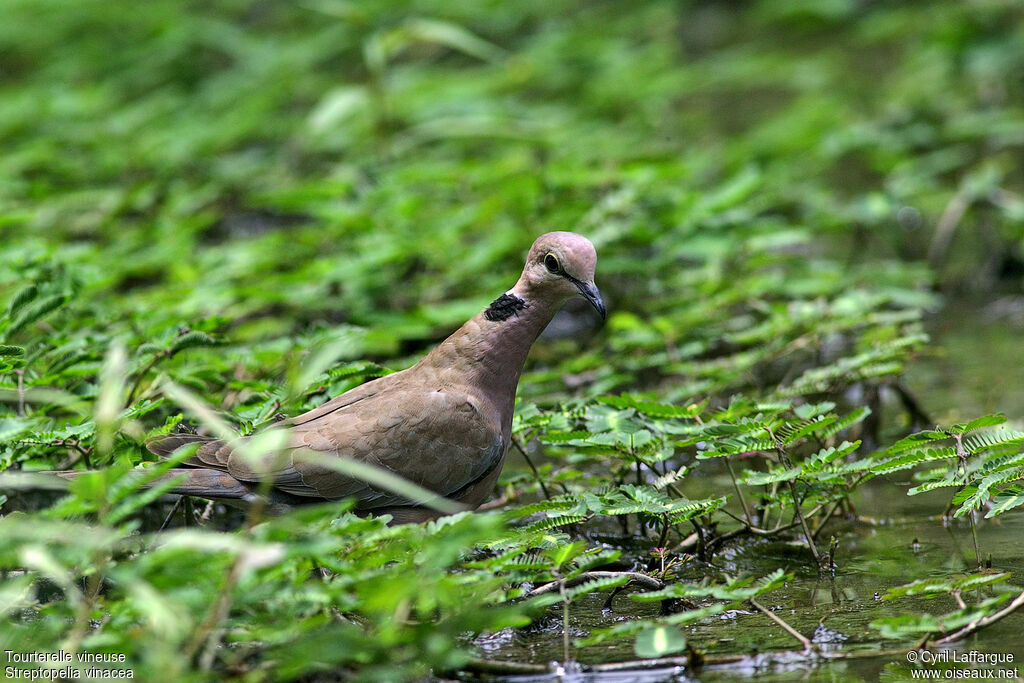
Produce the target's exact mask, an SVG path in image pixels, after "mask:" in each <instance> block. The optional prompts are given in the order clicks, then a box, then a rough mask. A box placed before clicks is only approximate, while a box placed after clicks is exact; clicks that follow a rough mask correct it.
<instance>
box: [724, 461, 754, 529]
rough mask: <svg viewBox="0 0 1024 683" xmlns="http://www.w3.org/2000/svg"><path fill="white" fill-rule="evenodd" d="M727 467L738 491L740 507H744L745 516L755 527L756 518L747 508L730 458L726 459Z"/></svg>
mask: <svg viewBox="0 0 1024 683" xmlns="http://www.w3.org/2000/svg"><path fill="white" fill-rule="evenodd" d="M725 466H726V468H727V469H728V470H729V478H730V479H732V487H733V488H734V489H736V495H737V496H738V497H739V499H740V505H742V506H743V516H744V517H746V518H747V522H748V523H749V524H750V525H751V526H753V525H754V516H753V515H752V514H751V512H750V507H749V506H747V499H746V498H744V497H743V491H741V490H740V485H739V482H737V481H736V473H735V472H733V469H732V463H731V462H730V461H729V458H728V456H726V458H725Z"/></svg>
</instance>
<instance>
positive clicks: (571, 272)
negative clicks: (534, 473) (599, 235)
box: [146, 231, 607, 524]
mask: <svg viewBox="0 0 1024 683" xmlns="http://www.w3.org/2000/svg"><path fill="white" fill-rule="evenodd" d="M596 266H597V252H596V250H595V248H594V245H593V244H592V243H591V242H590V240H588V239H587V238H586V237H584V236H582V235H579V234H577V233H573V232H562V231H559V232H549V233H546V234H543V235H541V236H539V237H538V238H537V239H536V240H535V241H534V242H533V245H532V246H531V247H530V250H529V252H528V254H527V257H526V264H525V265H524V267H523V271H522V274H521V275H520V277H519V279H518V281H517V282H516V283H515V285H514V286H513V287H512V288H511V289H509V290H507V291H506V292H505V293H503V294H501V295H500V296H498V297H497V298H496V299H494V300H493V301H492V302H491V303H490V304H489V305H488V306H487V307H486V308H484V309H483V310H482V311H480V312H479V313H478V314H476V315H474V316H473V317H472V318H470V319H469V320H468V321H467V322H466V323H465V324H463V325H462V326H461V327H460V328H459V329H457V330H456V331H455V332H454V333H452V334H451V335H450V336H449V337H448V338H447V339H445V340H444V341H442V342H441V343H440V344H438V345H437V346H436V347H434V348H433V349H432V350H431V351H430V352H428V353H427V354H426V355H425V356H424V357H423V358H422V359H421V360H420V361H419V362H417V363H416V364H415V365H413V366H412V367H409V368H407V369H405V370H401V371H399V372H395V373H392V374H389V375H385V376H382V377H378V378H376V379H373V380H371V381H368V382H366V383H364V384H361V385H359V386H357V387H355V388H353V389H350V390H349V391H346V392H344V393H342V394H340V395H339V396H337V397H335V398H332V399H330V400H329V401H327V402H326V403H324V404H322V405H320V406H319V407H317V408H315V409H313V410H310V411H309V412H306V413H303V414H302V415H298V416H296V417H293V418H290V419H286V420H283V421H281V422H279V423H276V424H275V425H274V426H272V427H269V428H268V429H275V430H284V431H285V434H284V436H283V437H282V442H283V443H284V444H285V446H284V448H283V449H282V451H281V452H279V453H277V454H276V455H275V456H274V457H273V458H271V457H270V456H267V458H265V459H264V460H263V461H256V462H254V461H253V459H252V458H249V457H245V455H244V453H242V452H241V451H242V449H240V448H238V442H237V441H230V442H229V441H225V440H222V439H218V438H216V437H212V436H203V435H197V434H167V435H162V436H158V437H154V438H153V439H151V440H149V441H148V442H147V443H146V446H147V448H148V449H149V450H150V451H151V452H152V453H154V454H156V455H158V456H163V457H166V456H169V455H171V454H172V453H174V452H175V451H177V450H178V449H179V448H182V447H185V446H190V445H191V446H193V447H194V448H196V450H195V452H194V454H192V455H190V456H189V457H188V459H187V460H185V461H183V462H182V463H181V465H180V466H176V467H174V468H173V469H171V470H170V475H173V476H179V477H181V476H184V480H182V481H181V482H180V483H179V484H177V485H176V486H175V488H174V489H172V490H171V491H170V493H177V494H180V495H189V496H197V497H202V498H209V499H213V500H221V501H224V502H232V501H234V502H236V503H238V502H239V501H241V502H245V501H253V500H255V499H256V497H257V496H260V495H263V496H264V497H265V500H269V501H270V502H271V503H273V504H275V505H281V506H284V508H285V509H287V508H289V507H291V506H294V505H301V504H303V503H315V502H323V501H336V500H341V499H346V498H354V499H355V512H356V513H357V514H361V515H368V514H373V515H375V516H382V515H390V516H391V523H392V524H403V523H416V522H423V521H428V520H430V519H434V518H436V517H437V516H439V514H440V513H438V512H437V511H436V510H435V509H433V508H431V507H427V506H425V505H422V504H418V503H417V501H415V500H411V499H409V498H405V497H403V496H402V495H400V494H398V493H395V492H392V491H390V490H386V489H384V488H382V487H380V486H375V485H371V484H370V483H368V482H367V481H364V480H361V479H359V478H357V477H354V476H349V475H346V474H342V473H341V472H339V471H338V470H337V469H331V468H330V467H326V466H324V464H323V463H321V462H317V461H315V460H312V461H311V460H309V459H305V458H303V457H302V454H303V453H304V452H307V451H315V452H318V453H320V454H322V455H327V456H330V457H338V458H351V459H354V460H356V461H359V462H361V463H365V464H368V465H373V466H376V467H378V468H382V469H384V470H386V471H388V472H390V473H392V474H396V475H398V476H400V477H402V478H404V479H405V480H408V481H409V482H412V483H414V484H417V485H419V486H420V487H423V488H425V489H427V490H429V491H431V492H433V493H436V494H438V495H440V496H444V497H445V498H448V499H449V500H452V501H455V502H457V503H461V504H462V505H463V506H464V507H465V508H466V509H475V508H477V507H479V506H480V505H481V504H482V503H483V502H484V500H485V499H486V498H487V496H488V495H489V494H490V493H491V491H493V489H494V486H495V483H496V481H497V479H498V475H499V474H500V473H501V470H502V466H503V464H504V461H505V456H506V455H507V453H508V450H509V446H510V444H511V443H512V434H511V431H512V417H513V410H514V405H515V396H516V390H517V387H518V385H519V379H520V375H521V373H522V370H523V367H524V364H525V361H526V358H527V354H528V353H529V351H530V348H531V347H532V345H533V343H534V342H535V341H536V339H537V337H538V336H539V335H540V334H541V332H542V331H543V330H544V328H545V327H546V326H547V325H548V323H549V322H550V321H551V319H552V317H554V315H555V313H557V312H558V310H559V309H560V308H561V307H562V305H563V304H564V303H565V302H566V301H568V300H569V299H571V298H573V297H576V296H582V297H583V298H584V299H585V300H586V301H588V302H590V304H591V305H592V306H593V308H594V309H595V310H596V311H597V313H598V314H599V315H600V317H601V319H602V320H604V319H605V318H606V316H607V310H606V308H605V303H604V300H603V299H602V297H601V293H600V291H599V290H598V288H597V286H596V285H595V283H594V275H595V270H596ZM264 479H268V480H269V482H268V483H269V490H268V489H267V488H266V486H264V487H262V488H261V487H260V483H261V480H264Z"/></svg>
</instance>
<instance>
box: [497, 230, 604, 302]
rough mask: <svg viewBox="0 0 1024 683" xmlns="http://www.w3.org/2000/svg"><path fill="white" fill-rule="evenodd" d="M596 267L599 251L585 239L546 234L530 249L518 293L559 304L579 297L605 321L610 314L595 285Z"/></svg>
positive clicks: (573, 235)
mask: <svg viewBox="0 0 1024 683" xmlns="http://www.w3.org/2000/svg"><path fill="white" fill-rule="evenodd" d="M596 267H597V251H596V250H595V249H594V245H593V244H591V243H590V240H588V239H587V238H586V237H584V236H583V235H577V234H576V233H574V232H549V233H545V234H543V235H541V236H540V237H538V238H537V239H536V241H534V243H533V246H532V247H530V253H529V255H527V257H526V267H525V268H523V275H522V277H520V278H519V283H517V289H518V288H519V287H520V286H522V287H524V288H525V289H526V290H527V291H528V292H530V293H531V294H532V295H533V296H539V297H543V298H545V299H548V300H554V301H557V302H558V303H559V304H561V303H562V302H564V301H565V300H566V299H569V298H571V297H573V296H575V295H577V294H578V295H580V296H582V297H583V298H584V299H586V300H587V301H589V302H590V304H591V305H592V306H593V307H594V308H595V309H596V310H597V312H598V313H599V314H600V315H601V318H602V319H603V318H604V317H605V316H606V315H607V311H606V310H605V306H604V300H603V299H602V298H601V292H599V291H598V289H597V285H595V284H594V269H595V268H596Z"/></svg>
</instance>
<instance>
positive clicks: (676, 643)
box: [633, 626, 686, 659]
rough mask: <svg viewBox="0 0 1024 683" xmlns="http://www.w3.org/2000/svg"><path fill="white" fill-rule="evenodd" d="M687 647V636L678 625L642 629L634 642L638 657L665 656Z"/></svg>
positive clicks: (634, 649)
mask: <svg viewBox="0 0 1024 683" xmlns="http://www.w3.org/2000/svg"><path fill="white" fill-rule="evenodd" d="M684 649H686V636H685V635H683V632H682V631H680V630H679V627H678V626H656V627H654V628H649V629H647V630H646V631H642V632H641V633H640V634H639V635H638V636H637V637H636V642H634V643H633V651H634V652H636V654H637V656H638V657H642V658H644V659H651V658H654V657H664V656H665V655H669V654H672V653H675V652H680V651H682V650H684Z"/></svg>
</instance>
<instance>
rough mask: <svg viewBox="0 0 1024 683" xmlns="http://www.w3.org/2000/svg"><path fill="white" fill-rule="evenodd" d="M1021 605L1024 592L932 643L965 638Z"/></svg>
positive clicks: (952, 641)
mask: <svg viewBox="0 0 1024 683" xmlns="http://www.w3.org/2000/svg"><path fill="white" fill-rule="evenodd" d="M1021 605H1024V592H1022V593H1021V594H1020V595H1018V596H1017V597H1015V598H1014V599H1013V601H1012V602H1011V603H1010V604H1009V605H1007V606H1006V607H1004V608H1003V609H1001V610H999V611H998V612H996V613H995V614H989V615H988V616H984V617H981V618H980V619H975V620H974V621H972V622H971V623H969V624H967V625H966V626H964V627H963V628H962V629H960V630H959V631H954V632H953V633H950V634H949V635H948V636H944V637H942V638H939V639H938V640H936V641H934V643H933V645H948V644H949V643H955V642H956V641H958V640H962V639H963V638H966V637H967V636H969V635H971V634H972V633H974V632H976V631H979V630H981V629H983V628H985V627H986V626H988V625H990V624H994V623H996V622H997V621H999V620H1000V619H1002V618H1003V617H1006V616H1009V615H1010V614H1013V613H1014V612H1016V611H1017V609H1018V608H1020V606H1021Z"/></svg>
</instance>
